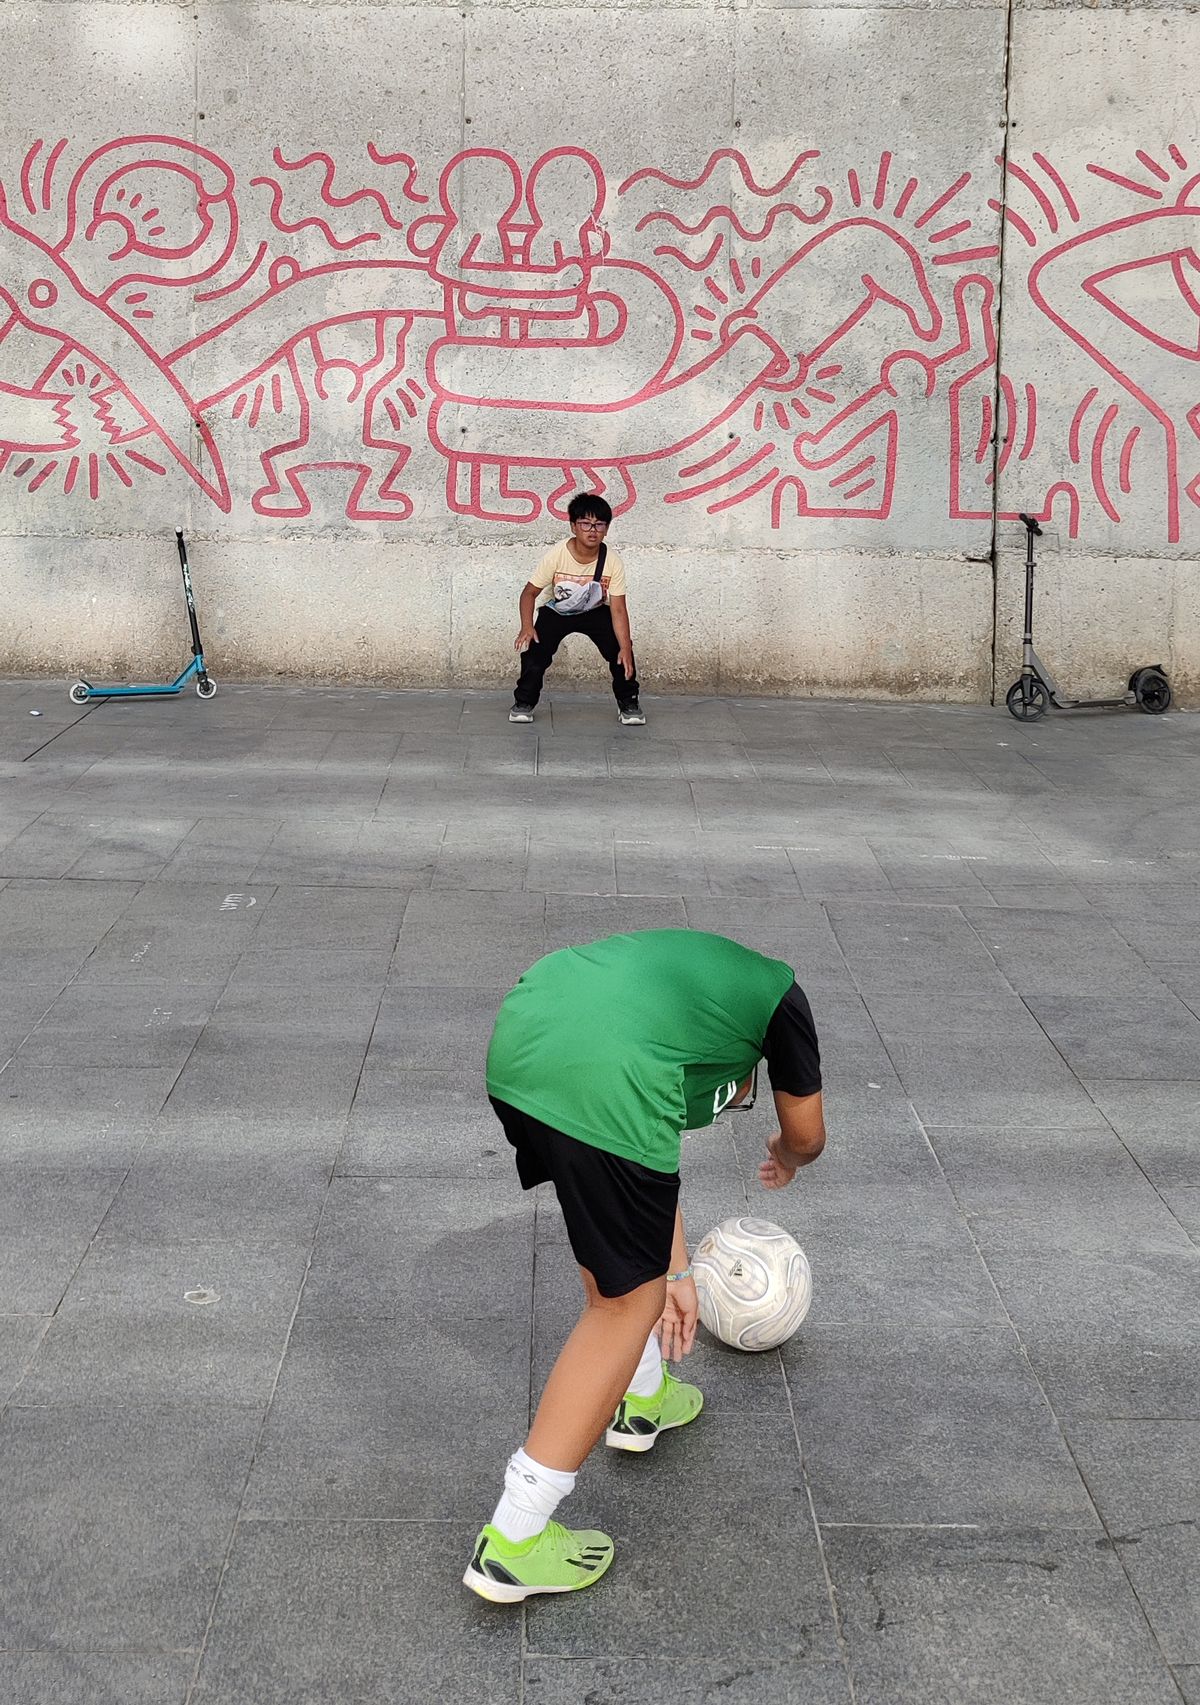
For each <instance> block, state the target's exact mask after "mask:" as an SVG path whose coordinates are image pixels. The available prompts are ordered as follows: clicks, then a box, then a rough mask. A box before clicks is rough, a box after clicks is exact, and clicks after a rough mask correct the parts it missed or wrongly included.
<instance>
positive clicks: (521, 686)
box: [513, 604, 638, 710]
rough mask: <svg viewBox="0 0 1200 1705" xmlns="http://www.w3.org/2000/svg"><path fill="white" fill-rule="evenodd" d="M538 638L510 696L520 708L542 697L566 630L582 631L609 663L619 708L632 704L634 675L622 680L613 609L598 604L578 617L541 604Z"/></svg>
mask: <svg viewBox="0 0 1200 1705" xmlns="http://www.w3.org/2000/svg"><path fill="white" fill-rule="evenodd" d="M534 626H535V627H536V629H537V638H536V639H535V640H534V642H533V644H532V645H531V646H530V647H529V650H528V651H527V652H525V653H524V655H523V656H522V658H521V675H520V679H519V680H518V681H517V690H516V692H515V693H514V695H513V697H514V699H515V701H516V703H517V704H519V705H520V706H521V708H522V709H523V710H532V709H533V707H534V705H535V704H536V703H537V702H538V700H539V699H540V698H541V696H542V682H543V681H544V680H545V678H546V671H547V669H548V668H549V667H550V665H551V664H552V663H553V661H554V653H555V652H556V651H557V650H558V648H559V646H560V645H561V644H562V642H563V640H564V639H566V637H567V635H568V634H569V633H585V634H586V635H587V636H588V638H589V639H590V640H591V642H592V644H593V645H594V646H595V647H596V650H597V651H598V652H599V653H600V655H601V657H603V659H604V661H605V662H606V663H607V664H608V668H609V673H610V674H611V675H612V689H613V695H614V697H615V698H616V701H617V703H618V705H620V706H621V708H622V709H624V708H625V706H626V705H631V704H635V703H636V702H637V696H638V683H637V675H636V674H635V675H634V677H633V680H632V681H627V680H626V679H625V671H624V669H623V668H622V667H621V665H620V664H619V663H618V662H617V653H618V651H620V649H621V643H620V641H619V640H618V638H617V635H616V630H615V628H614V627H613V619H612V611H611V610H610V609H609V607H608V605H607V604H597V606H596V608H595V609H594V610H585V611H584V612H583V614H582V615H580V616H560V615H559V614H558V612H557V611H556V610H552V609H550V607H549V606H548V605H545V604H544V605H543V606H542V608H541V609H540V610H539V611H538V613H537V620H536V622H535V623H534Z"/></svg>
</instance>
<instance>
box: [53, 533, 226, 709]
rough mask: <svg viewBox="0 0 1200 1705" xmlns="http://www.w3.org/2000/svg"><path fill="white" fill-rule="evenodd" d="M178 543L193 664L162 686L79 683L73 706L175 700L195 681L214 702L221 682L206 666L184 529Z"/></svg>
mask: <svg viewBox="0 0 1200 1705" xmlns="http://www.w3.org/2000/svg"><path fill="white" fill-rule="evenodd" d="M175 544H176V546H177V548H178V551H179V568H180V572H181V573H182V575H183V595H184V597H185V598H186V599H187V612H188V621H189V623H190V624H191V629H192V661H191V662H190V663H189V664H188V666H187V668H186V669H185V670H184V671H183V673H182V674H181V675H177V676H176V678H175V679H174V680H173V681H169V682H165V683H163V684H162V685H151V684H146V685H144V686H133V687H93V685H92V683H91V682H90V681H83V680H80V681H76V683H75V685H74V686H73V687H72V688H71V703H72V704H88V703H90V701H91V700H92V699H169V698H175V697H177V696H178V694H180V693H181V692H182V691H183V689H184V688H185V687H186V686H187V684H188V682H189V681H195V683H196V692H197V695H198V696H199V697H200V698H202V699H211V698H212V696H213V694H214V693H215V692H216V690H217V683H216V682H215V681H214V680H213V678H212V676H211V675H210V674H209V673H208V671H207V669H206V668H205V667H204V647H203V645H202V644H201V643H200V624H199V622H198V621H197V620H196V600H195V598H194V597H193V596H192V575H191V570H190V569H189V568H188V555H187V545H186V544H185V543H184V539H183V528H182V527H176V529H175Z"/></svg>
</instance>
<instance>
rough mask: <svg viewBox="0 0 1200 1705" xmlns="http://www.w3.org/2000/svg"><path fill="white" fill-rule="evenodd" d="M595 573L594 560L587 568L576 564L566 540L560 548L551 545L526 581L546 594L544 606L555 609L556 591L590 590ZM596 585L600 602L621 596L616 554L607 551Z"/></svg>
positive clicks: (622, 579)
mask: <svg viewBox="0 0 1200 1705" xmlns="http://www.w3.org/2000/svg"><path fill="white" fill-rule="evenodd" d="M595 572H596V563H595V559H594V558H593V560H592V565H591V567H590V568H589V567H588V566H587V564H586V563H579V562H576V561H575V558H574V557H573V556H572V555H571V552H570V550H569V549H568V548H567V542H566V540H563V542H562V543H561V544H557V545H552V546H551V548H550V549H549V550H548V551H547V552H546V554H545V555H544V556H543V557H542V560H541V561H540V562H539V563H538V565H537V567H536V568H535V569H534V571H533V573H532V574H531V575H530V577H529V581H530V585H532V586H536V587H537V588H538V589H539V591H542V592H546V593H547V594H548V596H547V598H546V603H547V604H550V605H555V604H557V603H559V601H560V591H559V588H560V587H561V588H562V592H563V594H566V593H574V592H575V591H576V590H577V589H580V588H583V587H585V586H590V585H591V583H592V577H593V575H594V574H595ZM600 585H601V586H602V587H603V589H604V602H605V603H606V604H607V603H608V600H609V598H610V597H616V598H623V597H624V596H625V564H624V563H623V562H622V561H621V558H620V556H619V555H618V553H617V552H616V551H614V550H612V549H611V548H609V550H608V555H607V557H606V559H605V563H604V573H603V574H602V575H601V577H600Z"/></svg>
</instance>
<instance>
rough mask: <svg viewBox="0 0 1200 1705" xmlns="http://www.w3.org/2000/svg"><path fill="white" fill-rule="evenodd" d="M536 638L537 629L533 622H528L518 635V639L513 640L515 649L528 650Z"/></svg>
mask: <svg viewBox="0 0 1200 1705" xmlns="http://www.w3.org/2000/svg"><path fill="white" fill-rule="evenodd" d="M536 638H537V629H536V628H535V627H534V625H533V623H532V622H527V623H526V624H525V626H524V627H523V628H522V629H521V631H520V633H519V634H518V635H517V637H516V639H514V640H513V650H514V651H528V650H529V647H530V646H531V645H532V644H533V642H534V640H535V639H536Z"/></svg>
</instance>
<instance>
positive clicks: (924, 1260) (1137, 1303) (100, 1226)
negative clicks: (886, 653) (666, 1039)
mask: <svg viewBox="0 0 1200 1705" xmlns="http://www.w3.org/2000/svg"><path fill="white" fill-rule="evenodd" d="M506 705H507V699H506V698H505V697H503V696H501V695H488V694H473V695H463V694H452V693H429V694H417V693H387V692H368V691H344V692H343V691H331V690H298V689H292V688H286V687H282V686H275V687H270V686H266V687H237V686H232V685H226V684H222V686H221V688H220V691H219V694H218V696H217V698H216V699H215V700H214V701H213V702H212V703H211V704H200V703H198V702H197V701H196V700H195V698H194V697H192V696H188V697H186V698H183V699H180V700H178V701H166V702H162V703H142V704H115V703H113V704H107V705H99V706H97V707H95V708H91V709H89V710H87V711H86V712H80V711H78V710H76V709H74V708H73V707H71V706H70V705H69V704H68V702H67V698H66V693H65V691H64V687H63V684H61V683H55V684H45V683H29V682H11V683H8V684H6V685H2V686H0V979H2V981H0V1064H2V1065H3V1070H2V1071H0V1700H2V1701H4V1705H185V1701H186V1702H187V1705H376V1702H378V1705H385V1702H386V1705H429V1702H433V1701H438V1702H443V1701H444V1702H447V1705H610V1702H612V1705H615V1702H617V1701H621V1702H622V1705H625V1702H627V1701H630V1700H646V1701H660V1702H664V1705H702V1702H703V1705H851V1702H852V1701H854V1702H856V1705H963V1702H965V1701H968V1700H971V1701H976V1702H978V1705H993V1702H994V1705H1180V1701H1181V1700H1186V1701H1189V1702H1190V1705H1197V1701H1200V1474H1198V1472H1197V1463H1198V1462H1200V1130H1198V1126H1200V1016H1198V1015H1200V963H1198V960H1197V952H1196V943H1197V937H1198V931H1200V789H1198V786H1197V783H1198V782H1200V717H1194V716H1193V717H1188V716H1184V715H1174V714H1173V715H1171V716H1169V717H1167V718H1165V719H1163V720H1155V719H1151V718H1148V717H1143V716H1139V715H1136V714H1116V715H1092V716H1079V717H1075V718H1074V719H1071V718H1069V717H1059V718H1057V719H1055V720H1051V721H1047V722H1045V723H1042V724H1040V725H1038V726H1034V727H1019V726H1018V725H1017V724H1015V723H1014V722H1012V721H1011V720H1010V718H1009V717H1008V716H1007V715H1005V713H1004V712H1003V710H986V709H978V708H955V707H951V708H940V707H920V706H904V707H900V706H892V707H881V706H872V705H861V704H848V703H837V704H833V703H818V702H784V701H751V700H744V701H737V702H729V701H717V700H711V699H708V700H688V699H670V700H657V701H656V700H651V701H649V703H648V707H647V708H648V711H649V716H650V722H649V726H648V727H646V728H644V729H620V728H618V727H617V725H616V721H615V717H614V715H613V710H612V706H611V703H610V702H608V701H606V700H604V699H601V698H600V697H595V698H587V697H566V696H563V697H560V698H558V699H556V700H555V702H554V703H553V704H546V705H544V707H543V709H542V711H541V713H540V715H539V720H538V722H537V723H536V724H535V725H534V726H533V727H531V728H512V727H510V726H509V725H508V723H507V722H506V721H505V719H504V713H505V709H506ZM35 712H41V714H40V715H34V714H33V713H35ZM683 924H689V925H692V926H694V927H697V928H700V929H709V930H717V931H722V932H725V933H727V934H730V935H733V936H736V937H738V938H739V939H741V940H743V941H745V942H747V943H748V944H750V945H751V946H754V947H758V948H761V949H763V950H766V951H768V952H770V953H772V954H774V955H778V956H780V957H783V958H786V959H788V960H789V961H790V962H791V963H793V964H794V965H795V966H796V968H797V971H798V974H799V976H800V979H801V981H802V982H803V984H804V985H805V986H806V988H807V989H808V991H809V993H810V996H811V998H812V1002H813V1006H814V1009H815V1012H816V1015H817V1019H818V1023H819V1026H820V1030H821V1035H822V1041H823V1044H824V1052H825V1064H826V1071H827V1109H828V1124H829V1131H830V1140H829V1146H828V1149H827V1151H826V1154H825V1156H824V1157H823V1158H822V1159H821V1161H820V1162H819V1163H818V1164H817V1165H816V1166H814V1167H813V1168H812V1169H811V1170H810V1171H809V1172H808V1173H807V1174H804V1175H801V1177H800V1178H799V1179H798V1180H797V1182H796V1184H795V1185H794V1187H793V1188H792V1189H791V1190H790V1191H788V1192H785V1193H781V1194H779V1195H775V1196H772V1197H770V1198H768V1199H764V1198H763V1197H762V1196H761V1195H760V1193H759V1192H758V1190H757V1187H756V1184H755V1182H754V1179H753V1171H754V1167H755V1164H756V1159H757V1153H758V1150H759V1148H760V1146H761V1143H762V1139H763V1137H764V1135H765V1134H766V1132H767V1131H768V1129H769V1128H770V1127H769V1124H768V1117H767V1111H766V1109H765V1108H764V1107H762V1105H761V1104H760V1107H759V1108H758V1109H756V1110H755V1112H754V1113H752V1114H749V1115H747V1116H746V1117H745V1119H744V1120H743V1121H742V1122H740V1123H739V1122H738V1121H737V1119H736V1117H730V1118H729V1119H728V1120H727V1121H724V1122H722V1123H721V1124H719V1125H718V1126H716V1127H715V1128H714V1129H713V1130H711V1131H709V1132H706V1133H701V1134H698V1135H697V1136H695V1137H693V1138H689V1139H688V1141H687V1142H686V1143H685V1161H684V1178H685V1197H684V1200H685V1208H686V1212H687V1216H688V1219H689V1222H690V1224H691V1227H692V1230H693V1232H698V1231H703V1230H704V1229H706V1228H707V1226H708V1225H710V1224H711V1223H713V1222H714V1221H715V1220H716V1219H718V1218H723V1217H725V1216H727V1215H728V1214H730V1213H733V1212H736V1211H738V1210H739V1209H743V1208H744V1207H745V1206H746V1204H747V1202H749V1203H750V1204H751V1205H752V1206H755V1207H758V1206H762V1207H764V1208H768V1209H769V1212H770V1215H771V1217H773V1218H775V1219H778V1220H780V1221H782V1222H783V1223H784V1224H785V1225H787V1226H788V1227H789V1228H790V1229H791V1230H793V1231H794V1232H795V1234H796V1235H797V1236H798V1237H799V1239H800V1241H801V1242H802V1243H803V1244H804V1246H805V1248H806V1249H807V1251H808V1253H809V1255H810V1258H811V1260H812V1264H813V1270H814V1274H815V1300H814V1305H813V1309H812V1312H811V1314H810V1316H809V1318H808V1320H807V1321H806V1323H805V1324H804V1326H803V1327H802V1328H801V1331H800V1333H799V1335H798V1336H797V1338H796V1339H795V1340H794V1341H793V1342H792V1343H790V1344H789V1345H788V1346H787V1347H786V1348H785V1350H784V1351H783V1353H782V1355H778V1354H769V1355H763V1356H758V1357H744V1356H739V1355H737V1354H736V1353H734V1352H730V1351H724V1350H722V1349H720V1348H718V1347H716V1346H714V1345H713V1344H711V1343H705V1344H704V1345H703V1346H702V1347H701V1348H699V1349H698V1350H697V1352H696V1354H695V1356H694V1357H693V1358H692V1361H691V1364H690V1365H691V1370H692V1377H694V1378H696V1379H697V1380H698V1381H699V1382H700V1383H701V1384H702V1385H703V1387H704V1389H705V1391H706V1393H707V1398H708V1404H707V1408H706V1410H705V1413H704V1415H703V1417H702V1418H701V1420H700V1421H699V1422H698V1423H697V1424H696V1425H695V1426H694V1427H693V1428H691V1429H690V1430H689V1431H688V1432H687V1433H680V1434H676V1435H673V1436H668V1437H666V1438H664V1439H663V1440H662V1441H660V1443H659V1446H658V1448H657V1449H656V1450H655V1451H654V1452H653V1453H651V1454H650V1455H649V1456H647V1457H644V1458H625V1457H621V1458H619V1459H617V1460H611V1459H610V1457H611V1453H605V1452H604V1451H603V1449H601V1450H600V1451H599V1452H597V1453H596V1454H595V1456H594V1457H593V1459H592V1460H591V1461H590V1462H589V1463H588V1465H587V1467H586V1469H585V1471H584V1473H583V1474H582V1475H581V1478H580V1484H579V1488H578V1490H577V1492H576V1495H575V1497H574V1498H573V1500H572V1501H571V1503H570V1505H568V1506H567V1507H566V1508H565V1509H564V1512H563V1513H564V1515H566V1517H567V1519H568V1520H570V1519H574V1520H575V1521H576V1522H577V1523H579V1524H581V1525H582V1524H588V1525H591V1524H594V1525H596V1526H600V1527H604V1528H607V1529H609V1530H610V1531H611V1532H612V1533H613V1534H614V1535H615V1537H616V1539H617V1544H618V1557H617V1562H616V1565H615V1566H614V1568H613V1570H612V1572H611V1573H610V1575H609V1576H608V1577H607V1578H606V1579H605V1580H604V1582H603V1583H602V1584H600V1585H598V1586H597V1587H596V1588H595V1589H594V1590H593V1591H591V1592H586V1593H583V1594H581V1595H578V1596H576V1597H574V1598H572V1599H567V1600H561V1599H560V1600H544V1601H542V1602H540V1603H539V1602H534V1603H532V1604H531V1605H530V1606H529V1607H528V1609H527V1610H526V1611H524V1612H520V1611H513V1610H507V1611H506V1610H500V1609H495V1608H493V1607H489V1606H487V1605H484V1604H482V1603H481V1602H480V1601H478V1600H477V1599H475V1598H474V1597H472V1596H471V1595H469V1594H468V1593H467V1592H465V1591H464V1590H463V1589H462V1588H461V1587H460V1585H459V1576H460V1574H461V1571H462V1569H463V1566H464V1564H465V1562H466V1560H467V1555H468V1547H469V1544H470V1541H471V1539H472V1537H473V1535H474V1533H475V1530H476V1527H477V1525H478V1523H479V1522H480V1521H481V1519H483V1518H485V1517H486V1515H487V1514H488V1513H489V1511H490V1508H491V1505H492V1502H493V1501H494V1498H495V1495H496V1492H497V1487H498V1482H499V1477H500V1473H501V1469H502V1465H503V1461H504V1458H505V1456H506V1455H507V1453H508V1451H509V1450H510V1449H511V1448H512V1447H513V1445H514V1444H516V1443H517V1442H519V1440H520V1438H521V1436H522V1431H523V1426H524V1423H525V1420H526V1416H527V1412H528V1410H529V1406H530V1402H531V1399H532V1398H533V1397H534V1396H535V1395H536V1392H537V1391H538V1389H539V1386H540V1382H541V1380H542V1379H543V1377H544V1375H545V1373H546V1370H547V1368H548V1366H549V1364H550V1362H551V1360H552V1358H553V1356H554V1354H555V1351H556V1349H557V1347H558V1345H559V1343H560V1341H561V1339H562V1337H563V1335H564V1333H565V1331H566V1329H567V1326H568V1324H569V1322H570V1320H571V1318H572V1315H573V1312H574V1309H575V1306H576V1296H575V1280H574V1278H573V1274H572V1270H571V1264H570V1260H569V1255H568V1251H567V1250H566V1248H565V1246H564V1242H563V1238H562V1234H561V1229H560V1225H559V1223H558V1221H557V1218H556V1211H555V1208H554V1204H553V1202H552V1201H545V1200H540V1201H536V1200H531V1199H527V1198H524V1197H523V1196H522V1195H521V1193H520V1191H519V1189H518V1188H517V1185H516V1182H515V1179H514V1177H513V1176H512V1173H511V1168H510V1164H509V1162H508V1160H507V1159H506V1155H505V1152H504V1144H503V1139H502V1136H501V1133H500V1130H499V1127H498V1125H497V1124H496V1123H495V1121H494V1120H493V1118H492V1115H491V1112H490V1110H489V1108H488V1106H487V1104H486V1101H485V1100H484V1095H483V1084H482V1075H481V1064H482V1053H483V1048H484V1044H485V1041H486V1038H487V1035H488V1031H489V1027H490V1023H491V1018H492V1015H493V1012H494V1009H495V1007H496V1004H497V1002H498V1000H499V999H500V997H501V994H502V992H503V990H504V989H505V988H506V987H507V986H508V985H509V984H510V983H511V981H512V980H513V979H514V978H515V977H516V975H517V974H518V973H519V972H520V971H521V970H522V969H523V968H524V967H525V966H526V965H527V964H529V963H530V962H531V961H532V960H533V959H535V958H537V957H538V955H540V954H541V953H543V952H545V951H546V950H548V949H550V948H554V947H557V946H561V945H564V944H566V943H570V942H573V941H577V940H586V939H589V938H591V937H594V936H595V935H598V934H603V933H607V932H609V931H611V930H614V929H617V928H637V927H645V926H654V925H683ZM570 1052H571V1026H570V1020H569V1014H564V1022H563V1033H562V1054H563V1060H564V1066H566V1065H567V1064H568V1063H569V1059H570ZM5 1062H6V1063H5Z"/></svg>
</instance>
